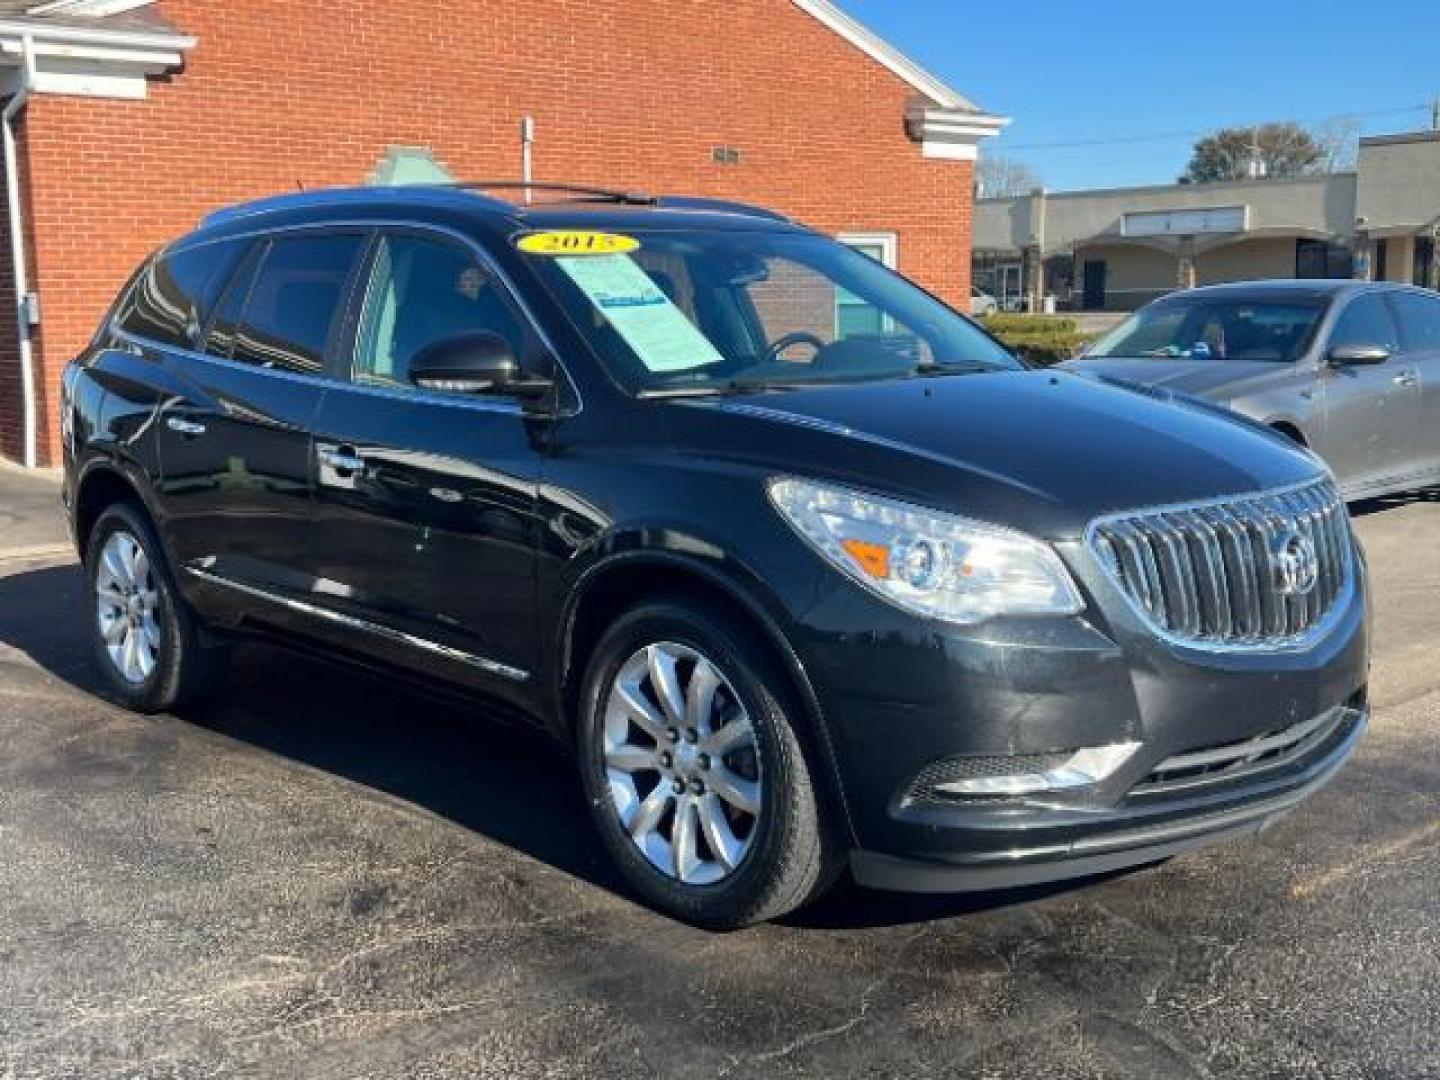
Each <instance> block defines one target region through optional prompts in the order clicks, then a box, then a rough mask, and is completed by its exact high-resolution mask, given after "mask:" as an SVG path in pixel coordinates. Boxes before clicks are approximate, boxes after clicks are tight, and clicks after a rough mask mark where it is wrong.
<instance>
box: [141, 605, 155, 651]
mask: <svg viewBox="0 0 1440 1080" xmlns="http://www.w3.org/2000/svg"><path fill="white" fill-rule="evenodd" d="M140 627H141V629H143V630H144V631H145V644H147V645H149V646H150V649H151V651H152V652H154V653H157V654H158V653H159V652H160V624H159V623H157V622H156V621H155V616H154V614H153V613H147V614H146V615H145V618H143V619H141V620H140Z"/></svg>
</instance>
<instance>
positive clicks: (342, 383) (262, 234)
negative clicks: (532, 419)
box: [109, 217, 585, 417]
mask: <svg viewBox="0 0 1440 1080" xmlns="http://www.w3.org/2000/svg"><path fill="white" fill-rule="evenodd" d="M344 228H355V229H362V230H363V229H407V230H410V231H412V232H430V233H434V234H435V235H437V236H445V237H449V238H450V239H452V240H457V241H459V242H460V243H461V244H462V245H463V246H465V247H466V248H468V249H469V250H470V251H471V252H473V253H474V254H475V256H476V257H477V258H478V259H479V260H480V264H481V265H482V266H484V267H485V269H486V270H488V271H489V272H490V273H491V274H493V275H494V276H495V279H496V280H497V281H498V282H499V283H500V285H501V287H502V288H503V289H504V290H505V292H506V293H507V294H509V297H510V299H511V301H513V302H514V304H515V306H516V308H517V309H518V310H519V311H520V314H521V315H522V316H523V317H524V319H525V321H526V322H527V323H528V324H529V327H530V329H531V330H532V331H533V332H534V334H535V336H536V338H537V339H538V340H539V341H540V344H541V345H542V346H544V348H545V350H546V351H547V352H548V353H549V354H550V357H551V359H552V360H553V361H554V363H555V367H556V369H557V370H558V371H559V372H560V374H561V375H562V376H564V379H565V382H566V383H567V384H568V385H569V387H570V392H571V393H572V394H573V395H574V396H575V405H574V407H573V408H570V409H565V410H563V411H558V412H556V413H555V416H556V417H561V416H564V417H572V416H578V415H579V414H580V413H581V412H583V411H584V410H585V398H584V395H582V394H581V393H580V385H579V384H578V383H577V382H576V381H575V378H574V376H573V375H571V374H570V370H569V368H567V367H566V366H565V361H564V360H563V359H562V358H561V355H560V350H559V349H557V348H556V347H555V342H554V340H553V339H552V338H551V337H550V335H549V333H547V332H546V330H545V327H544V326H543V325H542V324H541V322H540V320H539V319H537V318H536V317H535V312H534V310H533V309H532V308H531V307H530V305H529V304H528V303H527V302H526V301H525V298H524V297H523V296H521V294H520V291H519V290H518V289H517V288H516V287H515V282H514V279H513V278H511V277H510V275H509V274H508V273H506V272H505V268H504V267H502V266H501V265H500V264H499V263H498V262H496V261H495V256H494V255H492V254H491V253H490V252H489V251H488V250H487V249H486V248H485V246H484V245H483V244H480V243H479V242H478V241H476V240H475V238H474V237H472V236H469V235H467V234H466V233H464V232H462V231H461V230H459V229H454V228H451V227H450V226H448V225H437V224H435V223H433V222H428V221H420V220H414V219H409V218H389V217H378V218H321V219H317V220H315V221H306V222H301V223H299V224H293V225H278V226H271V227H270V228H264V227H256V228H253V229H249V230H246V231H243V232H233V233H226V234H225V235H224V236H206V237H194V238H182V239H181V240H178V241H176V242H175V243H173V244H170V245H167V246H166V247H163V248H161V249H160V250H159V251H158V252H156V253H155V254H154V255H152V256H151V258H152V259H153V258H157V257H159V256H162V255H168V254H171V253H172V252H175V251H184V250H187V249H189V248H192V247H201V246H203V245H206V244H220V243H224V242H226V241H231V240H261V239H273V238H276V237H279V236H284V235H287V234H289V233H295V232H309V231H312V230H323V229H344ZM147 262H148V260H147ZM132 287H133V283H132ZM117 307H118V305H117ZM109 328H110V332H111V333H112V334H114V335H115V336H117V337H119V338H121V339H123V340H126V341H130V342H143V343H144V344H146V345H148V346H149V347H151V348H154V349H160V350H168V351H171V352H179V353H183V354H185V355H187V356H191V357H196V358H199V359H202V360H211V361H216V362H218V363H234V364H236V365H237V366H238V367H241V368H244V369H245V370H247V371H265V372H269V373H270V374H272V375H283V376H291V377H293V378H297V379H306V380H309V381H312V382H317V383H318V382H324V383H327V384H329V385H331V386H336V387H343V388H345V389H361V390H374V389H378V388H376V387H367V386H365V385H364V384H362V383H358V382H355V381H353V380H350V379H335V378H333V377H331V376H328V375H308V374H303V373H301V372H294V371H282V370H278V369H275V368H264V367H260V366H259V365H258V364H246V363H244V362H243V361H234V360H226V359H224V358H222V357H218V356H211V355H210V354H209V353H207V352H203V351H198V350H195V349H185V348H178V347H176V346H173V345H166V344H164V343H163V342H159V341H152V340H150V339H149V338H143V337H140V336H139V335H135V334H130V333H129V332H127V331H123V330H121V328H120V326H119V324H118V323H117V322H116V321H115V312H114V311H112V312H111V314H110V319H109ZM391 393H393V394H397V395H399V396H401V397H403V399H404V400H406V401H418V400H425V401H434V400H436V399H437V398H438V399H444V400H446V401H449V400H452V395H448V394H435V393H433V392H427V391H421V390H418V389H417V390H416V392H414V393H411V392H410V391H408V390H398V391H391ZM500 403H501V404H509V405H511V406H512V408H511V409H506V410H492V411H507V412H509V411H513V412H515V413H521V412H524V411H525V410H524V409H523V407H521V406H520V404H519V403H518V402H500ZM472 404H473V402H472Z"/></svg>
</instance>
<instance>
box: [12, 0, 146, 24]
mask: <svg viewBox="0 0 1440 1080" xmlns="http://www.w3.org/2000/svg"><path fill="white" fill-rule="evenodd" d="M154 2H155V0H48V2H46V3H43V4H37V5H35V6H34V7H32V8H28V9H27V10H26V12H25V14H26V15H82V16H93V17H95V18H97V19H99V18H104V17H105V16H107V15H119V14H122V13H123V12H126V11H134V10H135V9H136V8H138V7H145V6H146V5H147V4H153V3H154Z"/></svg>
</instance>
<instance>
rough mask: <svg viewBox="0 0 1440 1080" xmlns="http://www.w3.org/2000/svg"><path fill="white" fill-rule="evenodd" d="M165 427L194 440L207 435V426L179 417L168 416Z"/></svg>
mask: <svg viewBox="0 0 1440 1080" xmlns="http://www.w3.org/2000/svg"><path fill="white" fill-rule="evenodd" d="M165 426H166V427H168V428H169V429H170V430H171V431H177V432H179V433H180V434H181V435H184V436H186V437H187V438H191V439H193V438H194V437H195V436H196V435H204V434H205V425H204V424H201V423H197V422H196V421H194V420H184V419H181V418H180V417H178V416H167V417H166V418H165Z"/></svg>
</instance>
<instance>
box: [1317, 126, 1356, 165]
mask: <svg viewBox="0 0 1440 1080" xmlns="http://www.w3.org/2000/svg"><path fill="white" fill-rule="evenodd" d="M1310 136H1311V137H1312V138H1313V139H1314V140H1315V142H1316V145H1318V146H1319V147H1320V154H1321V158H1320V171H1321V172H1327V173H1337V172H1349V171H1350V170H1351V169H1353V168H1355V160H1356V158H1357V157H1359V155H1360V121H1359V120H1357V119H1356V118H1355V117H1353V116H1336V117H1334V118H1332V119H1330V120H1326V121H1325V122H1324V123H1323V124H1316V125H1315V126H1314V127H1312V128H1311V129H1310Z"/></svg>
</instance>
